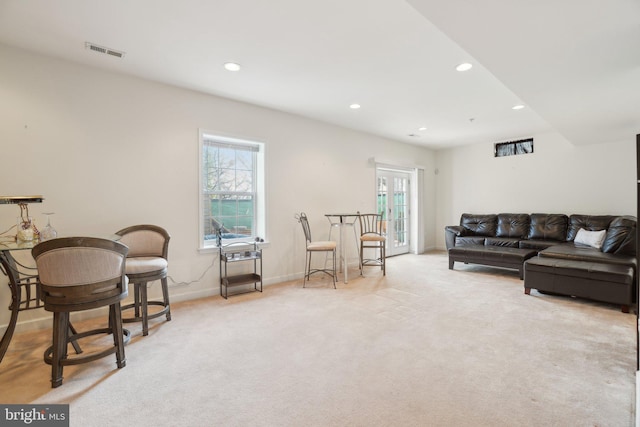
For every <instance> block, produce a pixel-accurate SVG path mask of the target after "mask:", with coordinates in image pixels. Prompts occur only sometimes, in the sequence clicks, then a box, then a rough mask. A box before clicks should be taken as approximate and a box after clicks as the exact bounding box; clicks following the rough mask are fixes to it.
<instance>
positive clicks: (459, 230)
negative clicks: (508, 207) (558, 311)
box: [445, 213, 637, 312]
mask: <svg viewBox="0 0 640 427" xmlns="http://www.w3.org/2000/svg"><path fill="white" fill-rule="evenodd" d="M636 224H637V221H636V218H635V217H634V216H615V215H565V214H545V213H533V214H522V213H516V214H511V213H501V214H484V215H478V214H468V213H465V214H462V216H461V218H460V225H452V226H447V227H445V242H446V246H447V251H448V253H449V268H450V269H453V267H454V264H455V263H456V262H464V263H465V264H483V265H489V266H496V267H503V268H510V269H515V270H518V272H519V273H520V278H521V279H524V287H525V293H527V294H529V293H530V290H531V289H537V290H539V291H542V292H548V293H557V294H562V295H571V296H577V297H583V298H590V299H594V300H598V301H604V302H609V303H614V304H619V305H621V306H622V310H623V311H625V312H627V311H628V310H629V306H630V305H632V304H633V303H634V301H635V285H634V284H635V275H636V270H637V261H636Z"/></svg>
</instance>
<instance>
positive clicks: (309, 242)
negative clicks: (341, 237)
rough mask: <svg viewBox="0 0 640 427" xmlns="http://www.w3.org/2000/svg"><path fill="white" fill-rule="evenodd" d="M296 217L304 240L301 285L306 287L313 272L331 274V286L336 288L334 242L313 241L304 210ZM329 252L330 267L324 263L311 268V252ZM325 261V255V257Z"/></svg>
mask: <svg viewBox="0 0 640 427" xmlns="http://www.w3.org/2000/svg"><path fill="white" fill-rule="evenodd" d="M296 219H297V220H298V222H299V223H300V224H301V225H302V230H303V231H304V237H305V241H306V256H305V270H304V280H303V283H302V287H303V288H304V287H306V285H307V280H309V276H311V275H312V274H314V273H324V274H327V275H329V276H331V278H332V280H333V288H334V289H336V246H337V244H336V242H334V241H314V240H313V239H312V238H311V228H310V227H309V220H308V218H307V215H306V214H305V213H304V212H301V213H300V214H297V215H296ZM322 252H324V253H325V254H327V253H329V254H330V255H331V258H332V267H331V269H328V268H326V263H325V267H324V268H314V269H312V268H311V254H313V253H322ZM325 261H326V257H325Z"/></svg>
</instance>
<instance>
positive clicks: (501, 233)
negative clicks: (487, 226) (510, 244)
mask: <svg viewBox="0 0 640 427" xmlns="http://www.w3.org/2000/svg"><path fill="white" fill-rule="evenodd" d="M529 222H530V220H529V215H528V214H508V213H501V214H498V229H497V231H496V236H497V237H516V238H525V237H527V235H528V234H529Z"/></svg>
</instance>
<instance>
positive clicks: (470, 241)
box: [456, 236, 485, 246]
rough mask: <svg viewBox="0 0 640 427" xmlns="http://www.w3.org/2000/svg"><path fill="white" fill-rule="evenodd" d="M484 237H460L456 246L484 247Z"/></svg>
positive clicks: (457, 238)
mask: <svg viewBox="0 0 640 427" xmlns="http://www.w3.org/2000/svg"><path fill="white" fill-rule="evenodd" d="M484 239H485V237H483V236H458V237H456V246H484Z"/></svg>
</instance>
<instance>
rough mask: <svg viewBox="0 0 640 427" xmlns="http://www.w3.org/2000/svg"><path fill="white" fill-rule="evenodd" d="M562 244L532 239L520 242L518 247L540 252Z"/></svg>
mask: <svg viewBox="0 0 640 427" xmlns="http://www.w3.org/2000/svg"><path fill="white" fill-rule="evenodd" d="M559 244H562V243H561V242H557V241H555V240H537V239H531V240H520V242H519V243H518V247H520V248H522V249H535V250H537V251H538V252H539V251H541V250H543V249H547V248H549V247H551V246H556V245H559Z"/></svg>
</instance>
